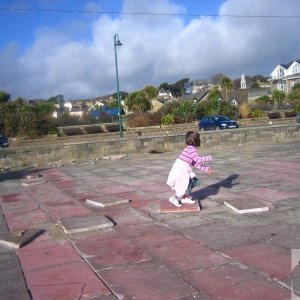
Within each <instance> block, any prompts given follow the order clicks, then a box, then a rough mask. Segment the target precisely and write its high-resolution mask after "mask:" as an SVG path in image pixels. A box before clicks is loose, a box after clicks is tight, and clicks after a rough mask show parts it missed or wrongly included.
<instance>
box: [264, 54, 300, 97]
mask: <svg viewBox="0 0 300 300" xmlns="http://www.w3.org/2000/svg"><path fill="white" fill-rule="evenodd" d="M269 82H270V84H271V89H272V90H280V91H283V92H285V93H287V94H288V93H289V92H290V91H291V90H292V88H293V86H294V85H296V84H297V83H300V59H297V60H292V61H290V62H289V63H287V64H279V65H277V66H276V67H275V69H274V70H273V71H272V73H271V79H269Z"/></svg>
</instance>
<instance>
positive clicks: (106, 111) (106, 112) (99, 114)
mask: <svg viewBox="0 0 300 300" xmlns="http://www.w3.org/2000/svg"><path fill="white" fill-rule="evenodd" d="M89 113H90V115H91V116H92V117H93V118H96V119H101V118H102V119H103V118H104V117H106V118H107V119H110V121H114V120H117V119H118V118H119V108H118V107H112V108H110V107H108V106H106V105H103V106H101V107H100V108H98V109H94V110H91V111H90V112H89ZM121 115H125V112H124V110H123V108H122V107H121Z"/></svg>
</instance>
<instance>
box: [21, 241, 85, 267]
mask: <svg viewBox="0 0 300 300" xmlns="http://www.w3.org/2000/svg"><path fill="white" fill-rule="evenodd" d="M17 254H18V257H19V259H20V262H21V265H22V268H23V270H24V272H25V273H28V272H31V271H34V270H39V269H45V268H47V267H51V266H58V265H61V264H67V263H70V262H74V261H81V260H82V258H81V256H80V255H79V254H78V252H77V251H76V250H75V249H74V248H73V246H72V245H71V244H70V242H69V241H66V240H65V239H62V238H60V239H52V240H45V241H41V242H34V243H31V244H29V245H27V246H26V247H24V248H22V249H18V250H17Z"/></svg>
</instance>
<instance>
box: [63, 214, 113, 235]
mask: <svg viewBox="0 0 300 300" xmlns="http://www.w3.org/2000/svg"><path fill="white" fill-rule="evenodd" d="M59 226H60V227H61V228H62V229H63V231H64V232H65V233H67V234H72V233H79V232H85V231H90V230H97V229H104V228H109V227H112V226H114V223H113V222H111V221H110V220H109V219H108V218H106V217H104V216H85V217H70V218H64V219H62V220H60V221H59Z"/></svg>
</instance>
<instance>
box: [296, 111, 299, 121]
mask: <svg viewBox="0 0 300 300" xmlns="http://www.w3.org/2000/svg"><path fill="white" fill-rule="evenodd" d="M296 121H297V123H300V112H298V113H297V116H296Z"/></svg>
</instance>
